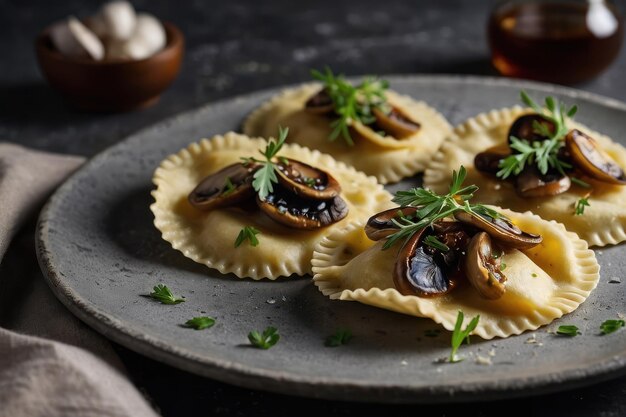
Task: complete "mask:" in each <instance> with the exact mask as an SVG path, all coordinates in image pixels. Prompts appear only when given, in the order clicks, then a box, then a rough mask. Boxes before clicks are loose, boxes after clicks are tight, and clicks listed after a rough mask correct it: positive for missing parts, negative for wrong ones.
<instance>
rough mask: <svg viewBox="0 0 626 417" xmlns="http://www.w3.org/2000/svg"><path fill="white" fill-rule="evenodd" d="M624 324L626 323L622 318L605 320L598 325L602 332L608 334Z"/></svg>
mask: <svg viewBox="0 0 626 417" xmlns="http://www.w3.org/2000/svg"><path fill="white" fill-rule="evenodd" d="M625 325H626V323H625V322H624V320H607V321H605V322H604V323H602V324H601V325H600V331H601V332H602V334H610V333H613V332H615V331H617V330H619V329H621V328H622V327H624V326H625Z"/></svg>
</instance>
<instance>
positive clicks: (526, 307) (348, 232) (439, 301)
mask: <svg viewBox="0 0 626 417" xmlns="http://www.w3.org/2000/svg"><path fill="white" fill-rule="evenodd" d="M498 211H500V212H501V213H502V214H504V215H505V216H507V217H509V218H510V219H511V220H512V221H513V223H515V224H516V225H517V226H518V227H520V228H521V229H522V230H524V231H526V232H529V233H535V234H541V235H542V236H543V241H542V243H540V244H539V245H537V246H535V247H533V248H530V249H526V250H524V251H520V250H517V249H509V250H506V251H505V252H504V254H503V255H502V262H503V263H506V265H507V267H506V271H505V273H506V276H507V278H508V280H507V287H506V288H507V290H506V293H505V294H504V296H502V297H501V298H499V299H497V300H486V299H484V298H481V297H480V296H479V295H478V293H477V292H476V291H475V290H474V289H473V288H472V287H471V286H470V285H469V284H468V283H466V282H460V283H459V285H458V286H457V287H456V288H455V289H454V290H453V291H451V292H450V293H448V294H446V295H443V296H440V297H433V298H422V297H417V296H409V295H402V294H401V293H400V292H399V291H397V290H396V289H395V286H394V283H393V278H392V274H393V266H394V263H395V259H396V256H395V255H396V251H397V249H394V248H391V249H388V250H385V251H383V250H381V247H382V245H383V244H384V242H383V241H378V242H374V241H371V240H369V239H368V238H367V236H366V235H365V232H364V230H363V225H364V223H363V222H356V223H351V224H350V225H349V226H348V227H346V228H345V229H342V230H334V231H332V232H331V233H330V234H329V235H328V236H327V237H326V238H325V239H323V240H322V241H321V242H320V243H319V244H318V245H317V246H316V248H315V252H314V254H313V260H312V264H313V272H314V273H315V275H314V277H313V281H314V283H315V285H316V286H317V287H318V289H319V290H320V291H321V292H322V293H323V294H324V295H327V296H329V297H330V298H331V299H338V300H347V301H358V302H361V303H364V304H369V305H372V306H375V307H379V308H384V309H387V310H392V311H396V312H399V313H404V314H409V315H413V316H417V317H427V318H431V319H432V320H434V321H435V322H437V323H440V324H442V325H443V326H444V327H445V328H446V329H447V330H453V329H454V325H455V322H456V318H457V313H458V311H459V310H461V311H463V312H464V314H465V317H466V320H467V321H469V320H470V319H471V318H472V317H474V316H476V315H480V321H479V322H478V326H477V327H476V329H475V330H474V334H476V335H478V336H480V337H482V338H484V339H492V338H494V337H508V336H511V335H515V334H520V333H522V332H524V331H526V330H534V329H537V328H538V327H540V326H543V325H546V324H548V323H550V322H552V321H553V320H554V319H556V318H559V317H561V316H563V315H564V314H567V313H570V312H572V311H574V310H575V309H576V308H577V307H578V306H579V305H580V304H581V303H582V302H583V301H585V300H586V299H587V297H588V296H589V294H590V293H591V291H592V290H593V289H594V288H595V287H596V285H597V283H598V279H599V271H600V266H599V265H598V262H597V260H596V258H595V255H594V253H593V251H591V250H589V249H588V247H587V243H586V242H585V241H584V240H582V239H580V238H579V237H578V236H576V234H574V233H571V232H568V231H567V230H566V229H565V227H564V226H563V225H562V224H559V223H556V222H554V221H547V220H543V219H541V218H540V217H539V216H537V215H534V214H532V213H528V212H527V213H523V214H522V213H515V212H512V211H510V210H498ZM466 324H467V323H466Z"/></svg>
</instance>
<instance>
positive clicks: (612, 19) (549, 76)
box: [488, 0, 624, 84]
mask: <svg viewBox="0 0 626 417" xmlns="http://www.w3.org/2000/svg"><path fill="white" fill-rule="evenodd" d="M594 2H595V0H591V1H590V2H589V3H588V2H566V1H545V2H541V1H538V2H532V1H531V2H509V3H505V4H503V5H501V6H499V7H497V8H496V9H495V10H494V11H493V13H492V14H491V16H490V19H489V26H488V37H489V43H490V46H491V50H492V62H493V65H494V66H495V67H496V69H497V70H498V71H500V73H502V74H503V75H506V76H510V77H518V78H530V79H535V80H541V81H549V82H556V83H562V84H573V83H578V82H580V81H584V80H587V79H590V78H593V77H594V76H596V75H598V74H599V73H600V72H602V71H603V70H604V69H606V68H607V67H608V66H609V65H610V64H611V62H613V60H614V59H615V58H616V57H617V55H618V53H619V50H620V47H621V44H622V37H623V30H624V26H623V21H622V17H621V15H620V14H619V13H618V12H617V10H616V9H615V8H614V7H613V6H612V5H610V4H607V3H605V2H604V1H600V2H596V4H593V3H594ZM593 7H595V8H596V9H594V10H593V11H592V12H593V13H590V10H591V8H593ZM598 8H604V10H598Z"/></svg>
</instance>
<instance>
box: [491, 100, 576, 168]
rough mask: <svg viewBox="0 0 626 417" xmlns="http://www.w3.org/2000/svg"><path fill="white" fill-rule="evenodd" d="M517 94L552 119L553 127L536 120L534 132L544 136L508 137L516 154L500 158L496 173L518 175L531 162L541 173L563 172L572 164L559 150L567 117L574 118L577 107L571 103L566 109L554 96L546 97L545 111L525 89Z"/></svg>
mask: <svg viewBox="0 0 626 417" xmlns="http://www.w3.org/2000/svg"><path fill="white" fill-rule="evenodd" d="M520 95H521V99H522V101H523V102H524V104H526V105H527V106H529V107H531V108H532V109H533V110H534V111H535V112H536V113H537V114H540V115H541V116H542V117H543V118H544V119H546V120H547V121H550V122H552V123H553V124H554V127H555V129H554V132H550V130H549V129H548V128H547V127H546V126H545V125H543V124H542V123H535V124H534V125H533V128H534V129H535V132H537V133H539V134H540V135H542V136H545V137H547V139H545V140H543V141H536V142H533V143H530V142H529V141H527V140H525V139H520V138H516V137H514V136H511V138H510V140H511V145H510V146H511V149H513V150H515V151H517V153H513V154H511V155H509V156H507V157H506V158H504V159H502V160H501V161H500V164H499V167H500V171H498V173H497V174H496V175H497V176H498V177H500V178H502V179H505V178H508V177H509V176H510V175H518V174H519V173H520V172H522V170H523V169H524V167H526V166H527V165H532V164H535V165H536V166H537V168H538V169H539V171H540V172H541V173H542V174H544V175H545V174H546V173H547V172H548V169H549V168H554V169H556V170H557V171H559V172H560V173H561V174H562V175H565V169H566V168H571V165H570V164H568V163H567V162H565V161H563V160H561V159H559V158H558V152H559V149H560V148H561V147H562V146H563V137H564V136H565V135H566V134H567V126H566V124H565V123H566V120H567V118H569V117H573V116H574V115H575V114H576V111H577V110H578V108H577V107H576V106H572V107H570V108H569V109H567V108H566V106H565V104H564V103H560V102H558V101H556V100H555V99H554V98H553V97H546V100H545V103H546V110H547V111H546V110H544V109H543V108H542V107H541V106H539V105H538V104H537V103H535V102H534V101H533V99H531V98H530V97H529V96H528V94H526V93H525V92H524V91H522V92H521V93H520Z"/></svg>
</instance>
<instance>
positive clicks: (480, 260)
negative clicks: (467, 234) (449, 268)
mask: <svg viewBox="0 0 626 417" xmlns="http://www.w3.org/2000/svg"><path fill="white" fill-rule="evenodd" d="M493 253H494V251H493V247H492V243H491V238H490V237H489V235H488V234H487V233H486V232H479V233H476V234H475V235H474V236H473V237H472V240H470V243H469V245H468V247H467V254H466V255H465V262H464V264H463V270H464V272H465V276H466V278H467V280H468V281H469V283H470V284H471V285H472V286H473V287H474V288H475V289H476V291H478V293H479V294H480V295H481V296H482V297H483V298H487V299H489V300H496V299H498V298H500V297H502V295H504V292H505V291H506V286H505V282H506V276H505V275H504V274H503V273H502V271H501V270H500V258H495V257H494V255H493Z"/></svg>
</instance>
